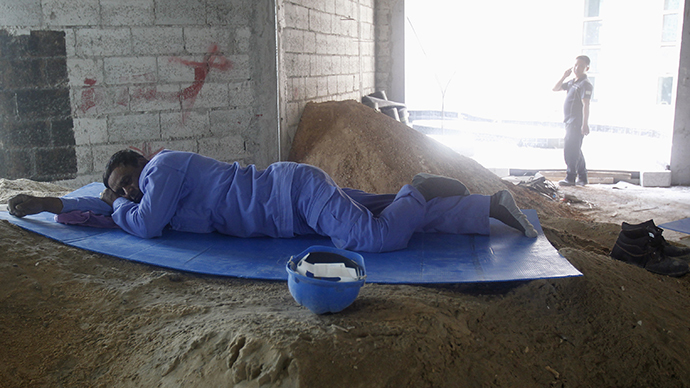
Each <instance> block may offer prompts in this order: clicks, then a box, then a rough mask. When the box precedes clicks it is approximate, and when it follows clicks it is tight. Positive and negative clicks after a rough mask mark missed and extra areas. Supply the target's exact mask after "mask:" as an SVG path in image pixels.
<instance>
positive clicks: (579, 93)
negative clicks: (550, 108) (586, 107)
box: [562, 75, 594, 124]
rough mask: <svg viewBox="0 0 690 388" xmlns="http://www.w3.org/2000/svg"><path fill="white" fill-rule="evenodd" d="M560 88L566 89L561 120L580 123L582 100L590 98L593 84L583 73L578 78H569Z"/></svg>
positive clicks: (568, 122)
mask: <svg viewBox="0 0 690 388" xmlns="http://www.w3.org/2000/svg"><path fill="white" fill-rule="evenodd" d="M562 88H563V90H567V91H568V94H567V95H566V97H565V104H563V113H564V119H563V121H564V122H565V123H566V124H570V123H572V122H575V121H577V122H579V123H582V100H584V99H590V98H592V91H594V86H592V83H591V82H589V79H588V78H587V75H585V76H584V77H582V78H581V79H580V80H575V79H571V80H570V81H568V82H566V83H564V84H563V86H562Z"/></svg>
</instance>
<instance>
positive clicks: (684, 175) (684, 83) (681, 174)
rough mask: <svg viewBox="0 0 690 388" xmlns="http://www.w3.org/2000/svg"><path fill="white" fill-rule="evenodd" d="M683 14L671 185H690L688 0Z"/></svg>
mask: <svg viewBox="0 0 690 388" xmlns="http://www.w3.org/2000/svg"><path fill="white" fill-rule="evenodd" d="M684 14H685V15H684V17H683V34H682V38H681V44H680V66H679V69H678V87H677V92H676V115H675V119H674V124H673V140H672V142H673V146H672V148H671V184H672V185H690V152H689V151H690V109H688V107H689V106H690V0H685V10H684Z"/></svg>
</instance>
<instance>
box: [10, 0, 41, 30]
mask: <svg viewBox="0 0 690 388" xmlns="http://www.w3.org/2000/svg"><path fill="white" fill-rule="evenodd" d="M41 17H42V13H41V0H23V1H9V0H6V1H0V25H1V26H24V27H36V26H40V25H41Z"/></svg>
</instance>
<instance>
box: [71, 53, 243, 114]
mask: <svg viewBox="0 0 690 388" xmlns="http://www.w3.org/2000/svg"><path fill="white" fill-rule="evenodd" d="M170 61H171V62H178V63H181V64H183V65H185V66H189V67H191V68H193V69H194V82H193V83H192V85H191V86H189V87H187V88H185V89H183V90H181V91H180V92H177V93H160V92H158V89H157V87H156V86H152V87H146V88H138V89H135V90H134V91H133V92H132V95H131V98H132V100H141V99H144V100H147V101H155V100H164V101H179V104H180V108H181V109H182V122H184V121H185V118H186V117H187V114H188V111H189V110H190V109H192V108H193V107H194V102H195V101H196V98H197V96H198V95H199V92H200V91H201V89H202V88H203V87H204V83H205V82H206V77H207V76H208V74H209V72H210V71H211V70H212V69H216V70H220V71H228V70H230V69H231V68H232V66H233V64H232V62H231V61H230V60H228V59H227V58H225V57H224V56H222V55H220V54H219V50H218V45H217V44H213V45H212V46H211V47H210V48H209V51H208V53H207V54H206V55H204V60H203V61H202V62H194V61H188V60H184V59H181V58H176V57H173V58H170ZM141 77H143V79H144V80H146V81H151V80H153V78H151V77H152V76H151V75H149V74H144V75H142V76H141ZM84 85H86V87H85V88H84V89H83V90H82V92H81V97H82V101H81V105H80V106H79V109H80V110H81V111H82V112H84V113H86V112H87V111H88V110H89V109H91V108H94V107H96V105H98V104H99V103H100V102H101V100H102V96H99V95H98V93H97V91H96V88H95V87H94V85H96V80H95V79H93V78H85V79H84ZM127 97H128V96H127V89H124V91H123V93H121V94H120V95H119V96H118V98H117V101H116V103H117V104H118V105H122V106H127V103H128V99H127Z"/></svg>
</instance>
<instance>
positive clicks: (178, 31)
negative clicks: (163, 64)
mask: <svg viewBox="0 0 690 388" xmlns="http://www.w3.org/2000/svg"><path fill="white" fill-rule="evenodd" d="M184 49H185V46H184V39H183V37H182V28H176V27H138V28H132V50H133V51H134V54H137V55H166V54H167V55H172V54H180V53H182V52H183V51H184Z"/></svg>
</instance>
